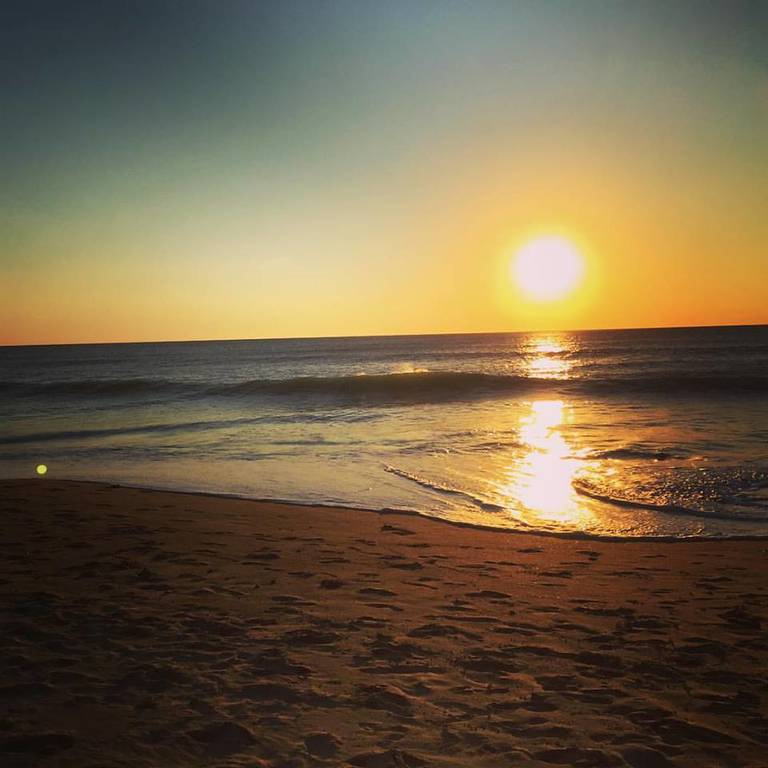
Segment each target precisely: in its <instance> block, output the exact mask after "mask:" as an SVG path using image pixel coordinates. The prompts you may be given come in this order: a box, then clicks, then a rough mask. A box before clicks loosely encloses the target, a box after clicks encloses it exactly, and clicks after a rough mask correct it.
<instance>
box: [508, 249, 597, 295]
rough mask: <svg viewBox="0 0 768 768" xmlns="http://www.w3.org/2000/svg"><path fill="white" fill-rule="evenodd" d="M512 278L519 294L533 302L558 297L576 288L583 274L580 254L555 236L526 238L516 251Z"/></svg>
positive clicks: (582, 258) (512, 266)
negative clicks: (521, 293) (519, 290)
mask: <svg viewBox="0 0 768 768" xmlns="http://www.w3.org/2000/svg"><path fill="white" fill-rule="evenodd" d="M511 272H512V277H513V279H514V280H515V282H516V283H517V285H518V286H519V287H520V289H521V290H522V291H523V293H524V294H525V295H526V296H527V297H529V298H531V299H533V300H535V301H555V300H557V299H562V298H564V297H565V296H567V295H568V294H570V293H571V292H572V291H574V290H575V289H576V287H577V286H578V284H579V283H580V282H581V279H582V277H583V276H584V257H583V256H582V255H581V253H580V251H579V249H578V248H577V247H576V246H575V245H574V244H573V243H572V242H571V241H570V240H567V239H566V238H564V237H560V236H559V235H544V236H541V237H536V238H534V239H533V240H528V241H527V242H526V243H524V244H523V245H522V246H521V247H520V248H519V249H518V250H517V251H516V252H515V255H514V257H513V259H512V264H511Z"/></svg>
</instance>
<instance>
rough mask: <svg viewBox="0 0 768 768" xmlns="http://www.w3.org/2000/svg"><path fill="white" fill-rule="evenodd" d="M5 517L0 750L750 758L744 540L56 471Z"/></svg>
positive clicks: (53, 755) (424, 763)
mask: <svg viewBox="0 0 768 768" xmlns="http://www.w3.org/2000/svg"><path fill="white" fill-rule="evenodd" d="M0 511H2V513H3V519H4V526H3V534H2V536H1V537H0V555H1V556H2V557H0V594H1V595H2V600H0V605H1V606H3V607H2V609H0V658H2V659H3V663H4V680H3V684H2V686H0V705H1V706H2V709H3V711H2V717H0V757H2V761H3V764H4V765H9V766H13V767H14V768H16V767H18V768H25V767H26V766H30V768H31V766H39V765H44V764H51V765H56V766H57V768H70V766H71V768H75V767H76V766H77V768H81V766H84V765H97V764H98V765H105V764H109V765H114V766H122V765H126V766H127V765H131V766H134V767H135V766H146V767H147V768H150V766H155V765H158V764H163V765H168V766H176V765H178V766H192V767H193V768H194V767H195V766H200V767H201V768H202V766H208V765H211V764H222V765H223V764H226V765H233V766H234V765H243V766H245V765H248V766H258V767H259V768H321V767H322V766H351V767H352V768H403V766H405V767H406V768H427V767H428V768H456V766H457V765H461V766H462V768H498V766H499V765H507V764H512V765H521V766H526V767H529V768H552V766H557V765H574V766H576V765H579V766H589V768H647V767H648V766H652V767H653V768H699V767H700V766H702V765H739V766H742V767H743V768H746V767H749V768H752V767H753V766H754V768H758V767H759V766H762V765H763V764H764V755H765V750H766V749H768V716H766V712H768V692H767V691H766V689H765V686H764V684H763V682H764V681H763V680H762V679H761V676H760V675H758V674H755V670H756V669H760V668H763V667H764V666H765V661H766V658H767V657H768V643H766V640H765V635H764V628H765V627H766V626H768V579H766V575H768V547H767V546H766V543H765V541H762V540H757V541H755V540H752V541H722V540H704V541H697V542H686V543H687V546H675V547H670V546H661V547H660V546H658V543H659V542H648V541H632V540H629V541H626V542H623V544H622V546H616V544H617V543H618V542H609V541H589V542H586V541H584V540H574V539H564V538H557V537H544V536H529V535H526V534H518V535H516V536H499V535H498V531H495V530H494V531H488V530H479V529H472V528H468V527H459V526H452V525H450V526H445V525H443V526H437V525H433V524H432V520H430V519H424V518H423V517H422V516H418V515H396V514H365V515H362V514H361V515H352V514H350V512H349V510H348V509H341V508H333V507H317V506H315V507H303V506H299V505H287V504H275V503H268V502H256V501H250V500H247V499H242V498H225V497H222V496H217V495H203V494H189V493H182V492H177V491H158V490H148V489H140V488H132V487H126V486H116V487H115V486H114V485H110V484H100V483H95V482H90V483H89V482H76V481H57V480H52V479H44V480H42V481H40V480H36V479H34V480H26V481H0ZM670 543H671V542H670Z"/></svg>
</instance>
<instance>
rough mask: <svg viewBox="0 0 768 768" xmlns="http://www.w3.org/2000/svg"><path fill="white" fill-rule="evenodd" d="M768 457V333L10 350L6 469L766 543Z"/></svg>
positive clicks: (512, 525)
mask: <svg viewBox="0 0 768 768" xmlns="http://www.w3.org/2000/svg"><path fill="white" fill-rule="evenodd" d="M767 447H768V326H748V327H721V328H691V329H660V330H622V331H589V332H572V333H566V332H558V333H530V334H527V333H510V334H471V335H439V336H390V337H369V338H328V339H292V340H253V341H209V342H183V343H181V342H179V343H176V342H168V343H147V344H93V345H72V346H35V347H4V348H0V476H2V477H32V476H34V475H35V468H36V466H37V465H38V464H45V465H46V466H47V467H48V474H47V475H46V477H53V478H73V479H87V480H106V481H113V482H119V483H126V484H134V485H141V486H148V487H156V488H168V489H178V490H194V491H210V492H218V493H226V494H234V495H241V496H247V497H255V498H274V499H282V500H289V501H296V502H311V503H323V504H340V505H347V506H350V507H364V508H373V509H382V508H387V509H400V510H410V511H415V512H418V513H421V514H424V515H430V516H435V517H439V518H444V519H447V520H452V521H458V522H464V523H470V524H475V525H485V526H492V527H498V528H506V529H516V530H524V531H535V532H550V533H558V534H570V535H586V536H619V537H627V536H663V537H670V536H671V537H686V536H712V537H717V536H734V535H760V536H762V535H768V449H767ZM41 482H44V480H41ZM297 514H300V510H297ZM350 514H355V512H354V511H350Z"/></svg>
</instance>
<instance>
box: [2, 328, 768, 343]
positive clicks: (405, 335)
mask: <svg viewBox="0 0 768 768" xmlns="http://www.w3.org/2000/svg"><path fill="white" fill-rule="evenodd" d="M762 327H768V323H718V324H714V325H647V326H631V327H625V326H613V327H607V328H606V327H604V328H557V329H555V328H551V329H547V330H535V331H522V330H515V331H442V332H432V333H373V334H353V335H342V334H339V335H331V336H256V337H238V338H219V339H210V338H209V339H150V340H145V341H64V342H39V343H32V344H0V349H11V348H23V347H86V346H105V345H116V344H216V343H218V342H237V341H312V340H321V339H397V338H414V337H418V336H509V335H520V334H544V333H601V332H604V331H671V330H697V329H699V330H704V329H710V328H762Z"/></svg>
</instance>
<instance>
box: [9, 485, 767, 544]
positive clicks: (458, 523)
mask: <svg viewBox="0 0 768 768" xmlns="http://www.w3.org/2000/svg"><path fill="white" fill-rule="evenodd" d="M46 482H48V483H50V482H55V483H62V484H68V483H73V484H78V485H80V484H87V485H96V486H106V487H109V488H131V489H134V490H140V491H154V492H157V493H174V494H180V495H188V496H201V497H204V498H213V499H217V498H219V499H231V500H234V501H247V502H253V503H255V504H275V505H283V506H287V507H300V508H303V509H315V508H316V509H335V510H345V511H347V512H365V513H369V514H375V515H382V516H384V515H402V516H403V517H408V518H413V517H417V518H419V519H423V520H427V521H430V522H434V523H438V524H441V525H449V526H452V527H456V528H466V529H469V530H477V531H488V532H491V533H499V534H510V535H514V536H534V537H541V538H554V539H565V540H569V541H584V542H589V541H597V542H608V543H614V544H625V543H631V542H637V543H653V542H655V543H659V544H683V543H695V542H706V541H723V542H726V541H766V542H768V533H765V534H764V535H759V534H733V535H722V536H696V535H693V536H666V535H659V536H611V535H609V534H597V533H587V532H584V531H546V530H541V529H530V530H526V529H522V528H512V527H503V526H494V525H484V524H483V523H471V522H467V521H462V520H450V519H448V518H445V517H438V516H437V515H430V514H428V513H426V512H419V511H418V510H416V509H397V508H394V507H380V508H379V507H364V506H354V505H349V504H341V503H335V502H321V501H296V500H293V499H281V498H270V497H260V496H246V495H241V494H236V493H225V492H223V491H201V490H191V489H185V488H163V487H158V486H153V485H143V484H138V483H137V484H134V483H128V482H112V481H109V480H81V479H70V478H56V479H53V478H47V477H42V478H40V477H38V478H21V477H20V478H0V486H1V485H2V484H3V483H46Z"/></svg>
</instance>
